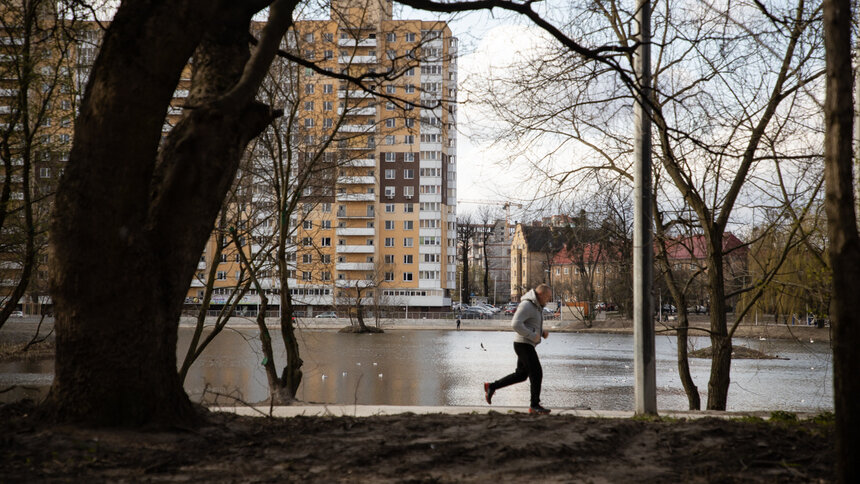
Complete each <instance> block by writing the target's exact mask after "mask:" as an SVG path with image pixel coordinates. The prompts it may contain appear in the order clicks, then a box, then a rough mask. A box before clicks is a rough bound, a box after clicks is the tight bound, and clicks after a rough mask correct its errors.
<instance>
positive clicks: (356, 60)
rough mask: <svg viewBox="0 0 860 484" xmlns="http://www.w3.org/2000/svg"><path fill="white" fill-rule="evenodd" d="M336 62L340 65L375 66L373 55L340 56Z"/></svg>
mask: <svg viewBox="0 0 860 484" xmlns="http://www.w3.org/2000/svg"><path fill="white" fill-rule="evenodd" d="M337 61H338V62H339V63H341V64H376V56H375V55H353V56H348V55H341V56H338V58H337Z"/></svg>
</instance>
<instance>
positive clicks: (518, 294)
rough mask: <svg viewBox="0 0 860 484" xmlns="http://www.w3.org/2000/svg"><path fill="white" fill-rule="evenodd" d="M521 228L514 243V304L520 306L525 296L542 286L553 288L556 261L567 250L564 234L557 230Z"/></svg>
mask: <svg viewBox="0 0 860 484" xmlns="http://www.w3.org/2000/svg"><path fill="white" fill-rule="evenodd" d="M537 224H538V225H531V226H530V225H524V224H521V223H520V224H517V228H516V231H515V232H514V237H513V240H512V241H511V258H510V261H511V286H510V291H511V292H510V294H511V301H515V302H519V301H520V298H522V296H523V294H525V293H526V292H528V290H529V289H533V288H534V287H535V286H537V285H538V284H541V283H546V284H550V285H551V284H552V274H551V271H550V269H551V267H552V260H553V257H555V255H556V253H557V252H558V251H559V250H560V249H561V248H562V247H563V246H564V243H563V238H562V234H561V232H560V231H559V230H557V229H556V228H555V227H544V226H542V225H539V224H540V222H537Z"/></svg>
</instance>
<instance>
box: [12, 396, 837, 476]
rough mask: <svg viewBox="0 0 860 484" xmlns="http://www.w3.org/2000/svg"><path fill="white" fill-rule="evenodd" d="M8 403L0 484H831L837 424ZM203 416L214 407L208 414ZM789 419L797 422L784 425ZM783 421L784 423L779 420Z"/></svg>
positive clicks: (715, 419)
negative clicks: (95, 410)
mask: <svg viewBox="0 0 860 484" xmlns="http://www.w3.org/2000/svg"><path fill="white" fill-rule="evenodd" d="M33 410H34V405H33V403H32V402H19V403H14V404H8V405H5V406H2V407H0V436H2V437H0V469H2V473H0V481H3V482H105V481H109V482H186V481H187V482H214V483H222V482H224V483H226V482H412V483H418V482H526V481H531V482H594V483H600V482H656V483H663V482H665V483H670V482H671V483H677V482H693V483H697V482H804V483H809V482H831V481H832V480H833V479H834V473H833V466H834V449H833V444H832V442H833V423H832V421H828V422H818V421H801V422H797V421H794V420H792V419H791V418H785V416H782V417H783V418H781V419H778V421H771V422H764V421H761V420H758V419H746V420H744V421H738V420H723V419H717V418H703V419H693V420H669V421H666V420H662V421H661V420H655V419H650V420H645V419H597V418H581V417H572V416H554V415H548V416H532V415H527V414H499V413H493V412H491V413H489V414H475V415H438V414H437V415H415V414H401V415H394V416H379V417H365V418H353V417H295V418H288V419H270V418H261V417H239V416H236V415H233V414H224V413H211V414H209V415H208V417H207V420H208V422H209V424H208V425H206V426H204V427H202V428H199V429H194V430H190V429H184V430H183V429H177V430H173V431H129V430H116V429H79V428H74V427H68V426H51V425H46V424H44V423H40V422H38V421H35V420H34V419H33V418H32V417H30V416H29V415H30V414H31V413H32V412H33ZM201 411H205V410H201ZM788 417H791V416H788ZM775 420H776V419H775Z"/></svg>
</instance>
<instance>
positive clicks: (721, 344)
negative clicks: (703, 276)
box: [707, 234, 732, 410]
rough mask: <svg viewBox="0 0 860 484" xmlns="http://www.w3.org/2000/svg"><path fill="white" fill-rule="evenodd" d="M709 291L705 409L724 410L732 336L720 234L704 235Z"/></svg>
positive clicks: (730, 362) (727, 388) (730, 364)
mask: <svg viewBox="0 0 860 484" xmlns="http://www.w3.org/2000/svg"><path fill="white" fill-rule="evenodd" d="M707 240H708V243H709V244H710V245H709V247H708V271H707V273H708V285H709V290H708V294H709V297H710V298H711V349H712V354H711V376H710V378H709V379H708V407H707V408H708V410H725V409H726V402H727V401H728V397H729V383H730V381H731V379H730V377H729V373H730V370H731V366H732V339H731V337H730V336H729V332H728V327H727V325H726V298H725V287H724V285H723V256H722V255H723V249H722V245H723V242H722V236H715V234H712V236H711V237H707Z"/></svg>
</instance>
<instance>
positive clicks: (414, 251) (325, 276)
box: [189, 0, 457, 313]
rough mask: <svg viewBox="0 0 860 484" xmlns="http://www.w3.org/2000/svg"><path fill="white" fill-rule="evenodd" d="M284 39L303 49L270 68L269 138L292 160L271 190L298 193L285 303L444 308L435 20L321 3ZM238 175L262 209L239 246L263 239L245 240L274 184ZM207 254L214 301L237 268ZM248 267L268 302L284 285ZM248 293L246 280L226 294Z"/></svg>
mask: <svg viewBox="0 0 860 484" xmlns="http://www.w3.org/2000/svg"><path fill="white" fill-rule="evenodd" d="M284 47H285V49H286V50H288V51H290V52H292V53H293V54H294V55H296V56H297V57H301V58H302V59H304V60H306V61H308V64H305V65H300V66H296V64H295V63H289V62H285V63H284V65H288V66H290V67H286V68H285V70H284V73H285V74H284V75H283V76H278V75H272V76H271V79H272V82H273V83H275V84H277V85H278V86H279V87H280V88H281V89H282V94H281V95H280V98H281V99H282V100H283V103H284V105H285V119H287V118H288V119H289V121H288V122H282V123H281V124H280V125H279V128H276V129H280V130H282V131H283V132H282V133H276V134H275V135H274V136H275V137H276V138H278V139H282V140H284V145H286V144H289V150H288V151H289V154H288V156H289V157H290V158H291V159H292V160H293V162H292V163H291V164H289V166H291V168H290V169H291V170H293V171H294V175H293V176H292V177H290V178H289V180H284V182H283V183H281V185H282V186H281V188H280V189H284V187H283V185H286V184H288V183H289V184H292V185H291V188H290V189H292V190H297V191H298V193H299V195H300V197H299V203H298V204H297V205H296V206H295V207H294V209H293V210H291V211H290V213H289V217H290V227H289V233H290V243H289V244H288V247H287V250H286V254H285V256H284V257H285V258H286V261H287V264H288V269H287V272H288V276H289V277H288V278H287V280H286V285H287V286H288V288H289V289H288V290H289V291H290V295H291V299H292V305H293V307H294V308H295V309H297V310H298V311H300V312H301V311H309V312H311V313H313V312H318V311H322V310H327V309H329V308H331V307H348V306H354V305H355V304H356V299H357V298H358V299H361V300H363V302H362V303H363V304H365V305H374V306H382V307H389V308H391V307H399V308H402V307H403V306H408V307H410V308H413V310H421V309H424V310H428V311H434V310H440V309H444V308H449V307H450V303H451V299H450V293H451V292H453V291H454V289H455V285H456V280H455V279H456V271H457V269H456V227H455V220H456V213H455V207H456V172H457V170H456V122H457V108H456V96H457V92H456V86H457V67H456V57H457V39H456V38H454V37H453V36H452V35H451V31H450V29H449V28H448V27H447V25H446V24H444V23H440V22H433V21H421V20H394V19H393V18H392V4H391V2H390V1H384V0H367V1H366V2H354V1H350V2H347V1H335V2H333V5H332V10H331V17H330V19H328V20H301V21H298V22H296V24H295V29H294V31H293V32H291V34H290V35H289V36H288V38H287V39H286V41H285V44H284ZM310 63H312V65H311V64H310ZM274 69H278V66H277V65H276V66H275V67H274ZM322 71H328V72H333V73H337V74H345V75H348V77H349V78H353V79H355V78H361V79H363V82H362V85H359V84H357V83H355V82H352V81H350V80H349V79H347V76H345V77H344V78H337V77H332V76H327V75H325V74H324V73H323V72H322ZM287 85H289V86H288V87H287ZM276 104H277V101H276ZM274 151H276V150H275V149H273V148H270V149H257V150H252V152H253V153H254V154H253V155H252V156H253V157H256V158H259V159H258V160H256V163H258V164H262V165H265V164H266V163H267V161H266V160H267V159H269V161H268V162H272V163H274V161H273V160H271V159H270V158H272V157H276V156H287V155H284V153H282V152H283V151H284V147H281V148H280V151H281V153H274ZM259 171H261V172H266V173H268V172H271V171H277V170H267V169H262V170H259ZM309 173H310V176H306V175H308V174H309ZM251 185H252V186H250V187H248V191H249V192H252V193H253V196H252V199H253V200H254V201H257V202H260V203H259V205H260V206H268V207H270V208H269V209H268V210H262V211H256V213H257V215H256V216H253V217H252V218H255V219H256V221H255V222H253V223H249V225H253V226H254V227H256V228H255V229H254V233H253V234H252V235H250V237H249V238H250V239H251V241H250V244H249V245H248V246H247V249H245V251H246V252H247V253H248V254H249V255H250V254H253V253H254V252H255V251H257V250H261V249H262V245H264V243H262V242H260V243H257V244H255V242H254V241H258V242H259V241H264V240H271V239H267V237H271V236H272V230H273V228H274V227H276V226H277V217H279V216H281V215H282V214H278V213H276V212H277V211H276V210H272V207H275V206H279V204H278V203H274V202H273V199H272V195H273V193H271V192H272V191H273V190H278V188H276V187H275V186H273V184H272V183H268V182H266V180H265V177H261V178H259V179H258V180H256V181H254V182H252V183H251ZM275 185H277V184H275ZM267 192H268V193H267ZM276 198H277V197H276ZM252 204H253V202H252ZM243 208H244V207H243ZM252 211H253V210H252ZM215 243H216V242H215V238H213V240H212V241H211V242H210V244H209V245H208V246H207V250H206V253H208V254H212V253H213V252H214V244H215ZM207 263H209V264H211V263H213V261H210V260H208V259H207V255H206V254H204V256H203V257H202V258H201V266H200V267H201V272H200V273H199V274H198V278H197V279H196V280H195V281H192V287H191V289H190V292H189V302H196V301H197V300H199V298H200V297H201V296H202V295H203V292H204V288H203V283H202V281H203V280H204V279H205V273H204V271H203V269H204V268H207V267H209V266H208V265H207ZM214 263H216V264H218V265H219V267H218V268H217V269H218V271H217V278H216V280H215V287H216V290H215V297H214V298H213V303H215V304H216V305H217V304H223V303H226V302H227V301H228V300H229V296H230V294H231V291H233V289H234V288H235V287H237V286H239V285H240V284H241V283H242V279H243V278H244V277H245V274H244V273H243V272H242V271H241V270H240V267H239V256H238V254H235V248H231V249H226V250H225V251H224V253H223V254H222V255H221V256H220V260H216V261H214ZM273 266H274V265H273ZM262 272H263V274H264V275H266V276H268V277H267V281H266V282H264V284H263V287H264V288H265V289H264V290H266V291H267V293H268V295H269V298H268V300H269V304H270V305H272V306H276V305H278V304H280V301H281V293H280V292H281V291H282V290H286V288H281V287H280V284H279V283H278V277H277V275H276V274H275V270H274V269H272V270H264V271H262ZM258 302H259V294H257V291H255V290H254V289H253V288H252V289H250V290H249V291H247V292H246V293H245V297H244V298H243V300H242V301H241V302H239V304H238V305H239V306H254V305H255V304H257V303H258Z"/></svg>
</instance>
